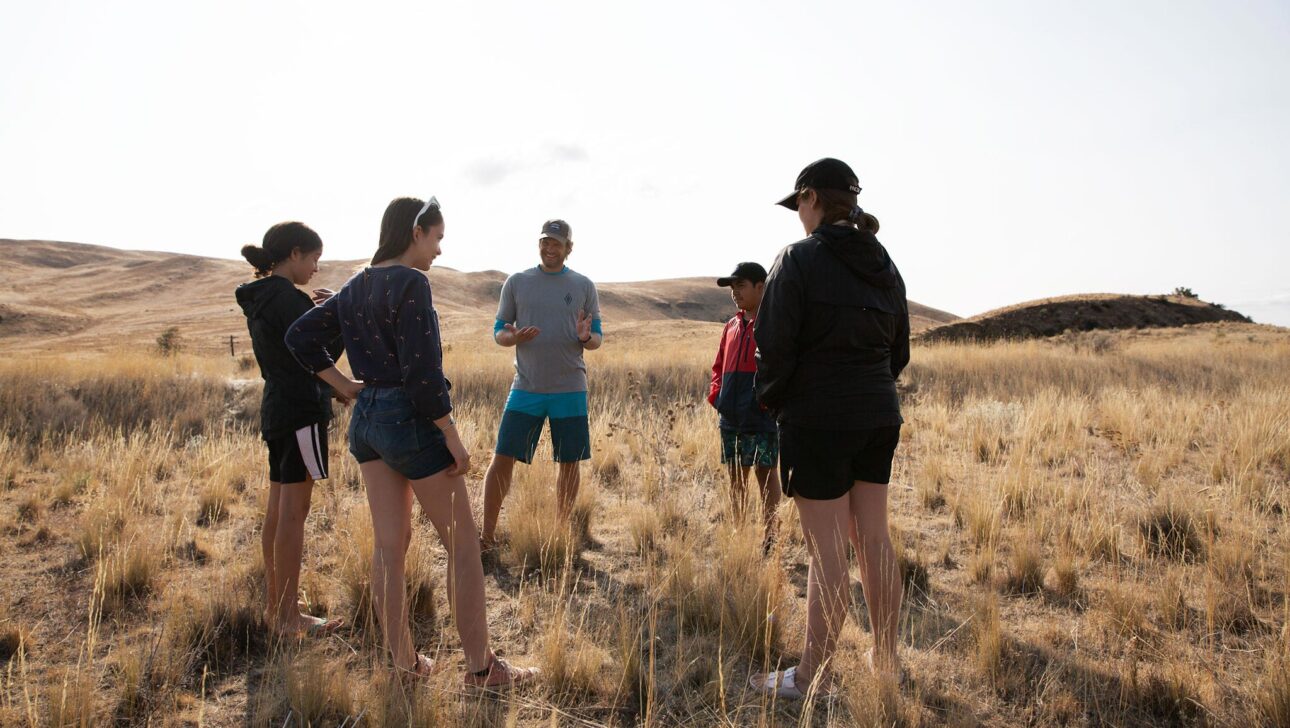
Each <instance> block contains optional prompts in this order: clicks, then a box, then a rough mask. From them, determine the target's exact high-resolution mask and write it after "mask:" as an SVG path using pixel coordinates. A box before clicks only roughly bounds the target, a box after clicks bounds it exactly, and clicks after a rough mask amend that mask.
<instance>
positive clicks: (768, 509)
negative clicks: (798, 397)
mask: <svg viewBox="0 0 1290 728" xmlns="http://www.w3.org/2000/svg"><path fill="white" fill-rule="evenodd" d="M765 283H766V269H765V268H763V267H761V266H760V265H758V264H757V263H740V264H739V265H737V266H735V270H734V272H733V273H731V274H730V275H729V276H726V277H725V278H718V279H717V285H718V286H722V287H725V288H729V289H730V297H731V298H732V299H734V302H735V305H736V306H738V307H739V313H738V314H736V315H735V316H734V317H733V318H731V319H730V321H728V322H726V328H725V331H723V332H722V334H721V345H720V346H719V347H718V348H717V360H716V361H715V362H714V363H713V364H712V386H711V387H710V388H709V390H708V403H709V404H711V405H712V406H713V407H715V408H716V409H717V412H718V413H720V415H721V462H722V464H724V465H726V466H727V467H728V468H729V472H730V501H731V507H732V508H733V510H734V513H735V517H736V518H738V519H740V520H742V519H743V517H744V513H745V512H746V510H747V507H748V471H749V470H750V469H753V470H755V471H756V473H757V482H758V483H759V484H760V485H761V495H762V511H763V513H762V517H763V519H764V520H765V525H766V539H765V547H766V550H767V551H768V552H769V550H770V545H771V542H772V540H773V539H774V537H775V523H776V520H775V509H776V507H777V506H779V472H778V468H777V467H776V466H777V465H778V462H779V428H778V427H777V426H776V424H775V420H774V418H772V417H771V416H770V414H769V413H768V412H766V411H765V410H764V409H762V407H761V405H760V404H758V403H757V397H756V396H755V395H754V394H753V375H754V374H756V372H757V363H756V360H755V358H754V354H756V352H757V344H756V342H754V341H753V322H754V321H755V320H756V318H757V309H758V307H760V306H761V296H762V289H763V288H764V287H765Z"/></svg>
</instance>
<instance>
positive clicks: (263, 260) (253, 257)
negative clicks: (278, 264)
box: [242, 245, 273, 274]
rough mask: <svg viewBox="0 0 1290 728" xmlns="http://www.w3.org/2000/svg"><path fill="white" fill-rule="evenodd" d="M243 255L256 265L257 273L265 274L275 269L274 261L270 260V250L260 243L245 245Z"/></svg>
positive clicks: (247, 260)
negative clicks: (262, 246) (259, 244)
mask: <svg viewBox="0 0 1290 728" xmlns="http://www.w3.org/2000/svg"><path fill="white" fill-rule="evenodd" d="M242 257H243V258H246V262H248V263H250V264H251V265H252V266H254V267H255V272H256V273H257V274H264V273H268V272H270V271H272V270H273V261H272V260H269V252H268V251H267V250H265V249H264V248H261V247H260V246H258V245H243V246H242Z"/></svg>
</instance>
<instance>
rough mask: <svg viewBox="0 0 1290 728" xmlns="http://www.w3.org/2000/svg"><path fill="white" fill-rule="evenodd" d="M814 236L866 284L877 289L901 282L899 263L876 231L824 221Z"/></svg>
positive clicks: (890, 286) (894, 286)
mask: <svg viewBox="0 0 1290 728" xmlns="http://www.w3.org/2000/svg"><path fill="white" fill-rule="evenodd" d="M811 235H812V237H815V238H816V239H818V240H819V241H820V242H822V243H824V247H826V248H828V249H829V252H831V253H833V254H834V255H836V256H837V257H838V259H839V260H841V261H842V263H843V264H844V265H846V267H847V268H849V269H851V271H852V272H853V273H855V274H856V275H858V276H860V277H861V278H862V279H864V281H865V282H866V283H868V284H870V285H872V286H876V287H878V288H896V287H898V286H900V285H901V284H902V281H901V279H900V273H899V272H897V270H896V264H895V263H893V262H892V261H891V256H890V255H888V254H887V249H886V248H884V247H882V243H880V242H878V238H876V237H874V235H873V233H871V232H868V231H866V230H857V229H856V228H853V227H851V226H849V225H830V224H824V225H821V226H819V227H817V228H815V231H814V232H812V233H811Z"/></svg>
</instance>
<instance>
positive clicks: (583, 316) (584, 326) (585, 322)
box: [577, 310, 591, 343]
mask: <svg viewBox="0 0 1290 728" xmlns="http://www.w3.org/2000/svg"><path fill="white" fill-rule="evenodd" d="M577 329H578V341H581V342H584V343H585V342H586V341H587V340H588V339H590V338H591V314H589V313H587V312H586V311H583V310H579V311H578V321H577Z"/></svg>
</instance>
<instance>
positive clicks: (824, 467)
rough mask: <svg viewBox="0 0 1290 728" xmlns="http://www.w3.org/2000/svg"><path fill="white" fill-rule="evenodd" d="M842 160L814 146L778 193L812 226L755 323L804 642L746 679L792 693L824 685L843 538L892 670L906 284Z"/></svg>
mask: <svg viewBox="0 0 1290 728" xmlns="http://www.w3.org/2000/svg"><path fill="white" fill-rule="evenodd" d="M859 192H860V185H859V183H858V181H857V179H856V176H855V174H854V173H853V172H852V171H851V168H850V167H848V166H847V165H846V164H845V163H843V162H841V161H839V160H836V159H829V158H825V159H821V160H819V161H816V162H814V163H812V164H810V165H809V166H807V167H806V168H805V169H804V170H802V173H801V174H800V175H798V178H797V184H796V186H795V187H794V191H793V193H792V194H791V195H789V196H788V197H786V198H784V199H783V200H781V201H780V202H779V204H780V205H783V206H784V207H787V208H789V209H790V210H796V211H797V215H798V218H799V219H800V220H801V221H802V226H803V228H805V230H806V232H807V234H808V237H807V238H806V239H804V240H801V241H799V242H796V243H793V244H792V245H789V246H788V247H787V248H784V250H783V251H782V252H780V254H779V258H778V259H777V260H776V261H775V265H774V267H773V268H771V271H770V276H769V278H768V279H767V281H766V292H765V296H764V297H763V299H762V305H761V311H760V313H759V315H758V317H757V323H756V326H755V328H754V337H755V339H756V341H757V383H756V388H757V396H758V399H759V400H760V401H761V403H762V404H763V405H765V406H766V407H767V409H769V410H770V411H772V412H774V413H775V415H776V419H777V420H778V422H779V428H780V481H781V483H782V487H783V489H784V493H785V494H786V495H788V496H790V497H792V499H793V501H794V502H795V503H796V504H797V508H798V513H799V515H800V517H801V522H802V533H803V535H804V536H805V538H806V543H807V546H808V548H809V550H810V554H811V567H810V575H809V577H808V587H807V622H806V642H805V646H804V647H803V650H802V660H801V662H800V663H799V664H798V665H797V666H796V667H793V668H789V669H787V670H784V671H779V672H772V673H768V674H763V675H754V676H753V678H752V685H753V687H754V688H757V689H759V690H764V691H767V692H775V693H778V694H779V695H780V696H783V697H790V698H799V697H802V696H803V695H804V694H805V693H806V692H807V691H808V688H809V686H810V685H811V683H812V682H813V681H818V682H817V685H818V686H821V687H823V686H825V685H826V684H827V680H826V679H825V677H826V676H827V674H828V669H829V666H830V662H831V660H832V658H833V654H834V651H835V648H836V646H837V638H838V633H839V632H840V631H841V629H842V623H843V621H844V620H845V619H846V614H847V606H848V604H849V602H850V595H851V589H850V578H849V575H848V569H847V566H848V565H847V561H848V559H847V541H848V540H851V541H852V542H853V543H854V544H855V546H856V552H857V554H858V556H859V562H860V563H859V568H860V581H861V584H862V585H863V587H864V593H865V601H866V603H867V604H868V607H869V617H870V622H871V624H872V625H873V637H874V649H873V650H872V651H871V652H870V653H869V665H870V668H871V669H875V670H878V671H882V672H885V673H891V674H897V673H898V671H899V669H900V668H899V658H898V656H897V654H896V641H897V621H898V615H899V612H900V601H901V597H902V594H901V579H900V574H899V573H898V569H897V563H896V557H895V554H894V553H893V551H892V548H891V541H890V538H889V536H888V532H887V484H888V482H889V481H890V479H891V463H892V457H893V455H894V454H895V450H896V445H897V443H898V442H899V440H900V425H901V423H902V422H903V420H902V419H901V416H900V401H899V399H898V397H897V395H896V377H898V376H899V375H900V372H901V370H902V369H904V367H905V365H906V364H908V363H909V306H908V303H907V302H906V300H905V283H904V281H903V280H902V279H901V277H900V272H899V271H898V270H897V269H896V265H895V264H894V263H893V262H892V260H891V257H890V256H889V255H887V251H886V249H885V248H883V246H882V244H880V243H879V242H878V239H877V238H875V237H874V233H875V232H877V229H878V221H877V219H876V218H874V217H873V216H872V215H869V214H867V213H865V212H864V211H863V210H861V209H860V207H858V206H857V205H856V195H857V194H858V193H859Z"/></svg>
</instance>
